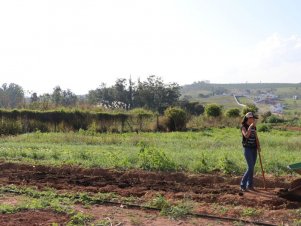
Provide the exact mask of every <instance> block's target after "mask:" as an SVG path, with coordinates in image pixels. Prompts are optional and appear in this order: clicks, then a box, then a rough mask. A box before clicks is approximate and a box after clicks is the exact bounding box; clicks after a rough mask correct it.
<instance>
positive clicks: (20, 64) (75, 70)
mask: <svg viewBox="0 0 301 226" xmlns="http://www.w3.org/2000/svg"><path fill="white" fill-rule="evenodd" d="M300 11H301V1H299V0H49V1H46V0H26V1H24V0H18V1H17V0H9V1H0V85H1V84H3V83H17V84H19V85H21V86H22V87H23V88H24V89H25V90H28V91H34V92H38V94H42V93H44V92H52V90H53V88H54V87H55V86H57V85H60V86H61V88H63V89H67V88H69V89H71V90H72V91H73V92H75V93H76V94H85V93H88V91H89V90H91V89H95V88H97V87H98V86H99V85H100V84H101V83H106V84H107V85H112V84H114V82H115V80H116V79H117V78H129V77H130V76H131V77H132V79H133V80H134V81H135V80H137V78H138V77H140V78H141V80H144V79H145V78H146V77H147V76H149V75H156V76H160V77H162V78H163V80H164V81H165V82H178V83H179V84H181V85H182V84H190V83H192V82H195V81H202V80H210V82H211V83H240V82H249V83H251V82H291V83H297V82H301V26H300V21H301V13H300Z"/></svg>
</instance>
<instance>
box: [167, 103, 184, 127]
mask: <svg viewBox="0 0 301 226" xmlns="http://www.w3.org/2000/svg"><path fill="white" fill-rule="evenodd" d="M164 116H165V117H167V118H168V119H169V123H168V128H169V130H170V131H181V130H184V129H186V122H187V114H186V112H185V111H184V110H183V109H182V108H179V107H169V108H167V109H166V110H165V111H164Z"/></svg>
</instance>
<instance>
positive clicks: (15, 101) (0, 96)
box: [0, 83, 24, 108]
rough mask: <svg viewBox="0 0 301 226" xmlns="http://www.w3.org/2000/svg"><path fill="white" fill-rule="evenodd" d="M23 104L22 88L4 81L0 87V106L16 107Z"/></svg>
mask: <svg viewBox="0 0 301 226" xmlns="http://www.w3.org/2000/svg"><path fill="white" fill-rule="evenodd" d="M23 104H24V90H23V88H22V87H21V86H19V85H17V84H15V83H10V84H9V85H7V84H6V83H4V84H3V85H2V87H0V107H3V108H16V107H20V106H21V105H23Z"/></svg>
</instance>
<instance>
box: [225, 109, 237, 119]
mask: <svg viewBox="0 0 301 226" xmlns="http://www.w3.org/2000/svg"><path fill="white" fill-rule="evenodd" d="M226 116H227V117H229V118H237V117H239V116H240V110H239V109H238V108H231V109H229V110H228V111H227V112H226Z"/></svg>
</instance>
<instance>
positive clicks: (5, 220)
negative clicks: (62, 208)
mask: <svg viewBox="0 0 301 226" xmlns="http://www.w3.org/2000/svg"><path fill="white" fill-rule="evenodd" d="M68 221H69V217H68V216H67V215H65V214H59V213H54V212H52V211H38V210H36V211H33V210H30V211H21V212H18V213H14V214H0V225H3V226H4V225H5V226H17V225H22V226H34V225H39V226H40V225H41V226H42V225H47V226H48V225H51V224H52V223H57V224H58V225H65V224H66V223H67V222H68Z"/></svg>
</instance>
